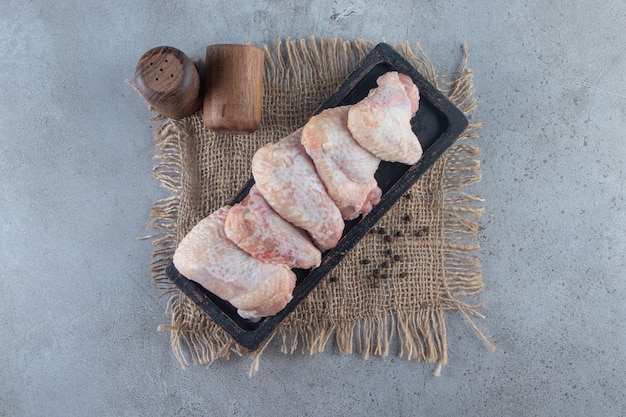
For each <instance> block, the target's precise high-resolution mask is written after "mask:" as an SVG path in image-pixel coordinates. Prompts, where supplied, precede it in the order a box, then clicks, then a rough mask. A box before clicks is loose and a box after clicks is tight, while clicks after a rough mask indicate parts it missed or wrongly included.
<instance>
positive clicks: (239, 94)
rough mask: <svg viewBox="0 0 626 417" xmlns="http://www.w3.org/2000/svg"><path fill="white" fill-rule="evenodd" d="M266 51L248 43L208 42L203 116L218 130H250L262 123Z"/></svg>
mask: <svg viewBox="0 0 626 417" xmlns="http://www.w3.org/2000/svg"><path fill="white" fill-rule="evenodd" d="M264 60H265V53H264V52H263V50H262V49H260V48H257V47H255V46H250V45H226V44H224V45H211V46H209V47H207V49H206V61H205V65H204V68H205V69H204V74H205V77H204V79H205V83H206V89H205V93H204V105H203V109H202V119H203V121H204V124H205V125H206V127H207V128H209V129H211V130H214V131H217V132H220V133H252V132H254V131H255V130H257V129H258V128H259V126H260V124H261V111H262V107H263V64H264Z"/></svg>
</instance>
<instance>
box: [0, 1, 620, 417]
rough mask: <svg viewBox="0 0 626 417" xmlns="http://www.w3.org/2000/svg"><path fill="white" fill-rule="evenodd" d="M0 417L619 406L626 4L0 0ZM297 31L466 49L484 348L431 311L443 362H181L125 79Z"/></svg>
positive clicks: (460, 326) (140, 125)
mask: <svg viewBox="0 0 626 417" xmlns="http://www.w3.org/2000/svg"><path fill="white" fill-rule="evenodd" d="M2 6H3V7H2V8H3V10H4V12H3V13H2V15H1V16H0V50H1V51H2V55H1V58H0V59H1V65H0V97H1V100H0V126H1V129H2V130H1V132H0V175H1V178H3V181H2V182H0V219H1V221H0V230H1V231H2V232H1V233H2V235H1V240H0V254H1V256H2V259H3V265H4V267H3V270H4V271H5V272H4V284H3V285H2V288H1V289H0V334H1V335H2V337H1V340H2V355H0V415H1V416H52V415H55V416H61V415H63V416H88V415H98V416H147V415H162V416H201V415H215V416H231V415H232V416H234V415H237V416H275V415H298V416H334V415H346V416H348V415H349V416H366V415H368V416H369V415H371V416H378V415H389V416H409V415H429V416H435V415H475V416H487V415H494V416H500V415H541V416H547V415H555V416H556V415H598V416H617V415H623V414H624V412H625V410H626V400H625V397H624V392H626V387H625V378H624V374H625V370H626V366H625V365H626V351H625V348H624V346H625V345H626V330H625V326H624V318H625V317H626V309H625V303H624V298H625V296H626V289H625V288H626V273H625V272H624V268H625V267H626V255H625V254H626V201H625V193H626V186H625V185H624V183H625V182H626V168H625V163H624V161H625V160H626V144H625V142H624V140H625V138H624V127H625V125H626V81H625V77H624V73H625V70H626V62H625V58H624V53H623V48H624V45H625V44H626V3H624V1H623V0H607V1H605V2H592V1H589V0H585V1H580V2H574V1H565V0H557V1H553V2H549V3H542V2H531V1H528V2H521V1H513V2H496V1H485V2H480V3H476V4H475V5H468V4H466V3H465V2H461V1H443V2H434V1H420V2H413V1H380V2H365V1H362V0H351V1H339V0H334V1H331V0H325V1H312V2H298V1H294V0H284V1H281V0H266V1H257V2H248V1H230V2H219V1H188V0H181V1H175V2H166V1H146V0H143V1H136V2H128V3H127V2H122V1H119V0H113V1H109V2H96V1H85V2H79V1H68V0H61V1H59V2H45V1H41V0H33V1H27V2H24V1H11V0H9V1H6V0H5V1H4V2H3V3H2ZM310 35H316V36H328V37H335V36H340V37H344V38H346V39H354V38H366V39H370V40H372V41H375V42H377V41H383V40H384V41H387V42H390V43H394V42H402V41H409V42H411V43H417V42H420V43H421V45H422V47H423V49H424V50H425V51H426V52H427V53H428V54H429V55H430V57H431V58H432V60H433V61H434V62H435V63H436V65H437V68H438V70H440V71H441V72H449V71H453V70H455V69H457V68H458V66H459V64H460V62H461V57H462V55H461V44H462V43H463V42H467V43H468V45H469V51H470V59H469V66H470V67H471V68H472V69H473V70H474V71H475V86H476V97H477V98H478V99H479V109H478V111H477V113H476V115H477V118H478V119H480V120H482V121H483V122H484V124H485V127H484V129H483V130H482V132H481V136H480V139H479V141H478V142H477V143H478V145H479V146H480V148H481V151H482V154H481V160H482V164H483V169H484V171H483V181H482V182H481V183H480V184H478V185H476V186H474V187H473V189H472V191H474V192H477V193H480V194H482V195H484V196H485V197H486V203H485V208H486V211H485V214H484V216H483V225H484V228H483V229H482V231H481V244H482V251H481V254H480V258H481V263H482V266H483V272H484V281H485V286H486V288H485V291H484V292H483V293H482V294H481V295H480V297H479V298H478V301H484V302H486V303H487V304H486V307H484V308H483V309H482V312H483V313H484V314H485V315H486V316H487V318H486V319H485V320H480V321H479V322H478V325H479V326H480V328H481V329H482V330H483V332H484V333H485V335H486V336H487V337H488V338H489V339H490V340H492V341H493V342H494V343H495V344H496V346H497V350H496V351H495V352H491V351H489V350H488V349H487V348H486V346H485V345H484V344H483V343H482V341H481V340H480V339H479V338H478V337H477V336H476V335H475V334H474V332H473V330H472V329H471V328H470V326H469V325H468V324H467V322H466V321H465V320H464V319H463V318H462V317H461V316H460V315H458V314H455V313H451V314H449V315H448V319H447V324H448V339H449V364H448V365H447V366H446V367H444V368H443V371H442V374H441V376H440V377H438V378H437V377H433V375H432V372H433V369H434V366H433V365H432V364H423V363H419V362H408V361H406V360H404V359H400V358H397V357H394V356H393V355H391V356H389V357H387V358H372V359H370V360H367V361H365V360H363V359H362V358H361V357H359V356H358V355H353V356H348V355H341V354H339V353H337V352H336V350H335V349H333V348H329V349H328V351H327V353H325V354H323V355H318V356H309V355H307V354H304V355H300V354H295V355H283V354H281V353H279V352H278V346H277V344H273V345H271V346H270V347H269V348H268V349H267V351H266V353H265V355H264V357H263V359H262V362H261V368H260V371H259V372H258V374H257V375H256V376H255V377H253V378H251V379H250V378H248V368H249V366H250V361H249V359H247V358H234V359H233V360H231V361H228V362H225V361H224V362H218V363H215V364H214V365H213V366H212V367H211V368H208V369H207V368H205V367H192V368H186V369H181V367H180V365H179V364H178V362H177V361H176V360H175V358H174V356H173V354H172V352H171V350H170V341H169V335H168V333H167V332H157V326H158V325H159V324H162V323H166V322H167V321H168V317H167V316H166V315H165V313H164V309H165V305H166V300H165V299H157V297H156V296H157V294H158V293H157V291H156V290H155V289H154V286H153V284H152V282H151V278H150V275H149V263H150V252H151V246H150V242H149V241H139V240H137V238H138V237H141V236H144V235H146V234H148V233H149V231H147V230H146V225H147V222H148V212H149V209H150V204H151V202H152V201H154V200H156V199H158V198H160V197H163V196H164V195H166V194H165V191H163V190H161V189H159V187H158V184H157V182H156V181H155V180H154V179H153V178H152V176H151V172H150V170H151V167H152V160H151V158H152V155H153V148H152V145H153V144H152V131H153V130H154V129H155V128H156V124H155V123H153V122H150V121H149V118H150V114H149V113H148V111H147V108H146V106H145V103H144V102H143V101H142V100H141V99H139V98H138V96H137V95H136V94H135V92H134V91H132V89H131V88H130V87H129V86H128V85H127V84H125V82H124V80H125V79H132V77H133V72H134V66H135V64H136V62H137V60H138V59H139V57H140V56H141V55H142V54H143V53H144V52H145V51H147V50H148V49H150V48H152V47H154V46H157V45H171V46H175V47H177V48H179V49H181V50H183V51H185V52H186V53H187V54H188V55H189V56H191V57H192V58H194V59H201V58H202V57H203V54H204V49H205V47H206V46H207V45H209V44H213V43H240V42H246V41H249V42H252V43H254V44H262V43H272V42H274V41H275V40H276V39H277V38H279V37H291V38H299V37H307V36H310Z"/></svg>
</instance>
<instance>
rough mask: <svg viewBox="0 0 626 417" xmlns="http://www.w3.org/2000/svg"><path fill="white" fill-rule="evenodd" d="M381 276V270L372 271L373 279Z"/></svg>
mask: <svg viewBox="0 0 626 417" xmlns="http://www.w3.org/2000/svg"><path fill="white" fill-rule="evenodd" d="M379 276H380V270H378V269H375V270H373V271H372V277H374V278H378V277H379Z"/></svg>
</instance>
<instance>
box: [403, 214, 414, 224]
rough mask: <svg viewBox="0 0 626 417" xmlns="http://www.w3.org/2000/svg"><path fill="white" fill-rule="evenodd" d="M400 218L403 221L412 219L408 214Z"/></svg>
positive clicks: (406, 221)
mask: <svg viewBox="0 0 626 417" xmlns="http://www.w3.org/2000/svg"><path fill="white" fill-rule="evenodd" d="M402 220H403V221H404V222H405V223H408V222H410V221H411V220H413V216H411V215H410V214H405V215H404V216H402Z"/></svg>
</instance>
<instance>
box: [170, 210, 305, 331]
mask: <svg viewBox="0 0 626 417" xmlns="http://www.w3.org/2000/svg"><path fill="white" fill-rule="evenodd" d="M229 210H230V207H229V206H225V207H222V208H220V209H218V210H217V211H215V212H214V213H213V214H211V215H209V216H208V217H206V218H205V219H203V220H202V221H200V222H199V223H198V224H197V225H196V226H194V228H193V229H191V231H190V232H189V233H188V234H187V235H186V236H185V237H184V238H183V239H182V240H181V242H180V243H179V245H178V247H177V248H176V251H175V253H174V265H175V266H176V268H177V269H178V270H179V271H180V273H181V274H183V275H184V276H185V277H187V278H189V279H191V280H193V281H196V282H197V283H199V284H200V285H202V286H203V287H204V288H206V289H207V290H209V291H211V292H212V293H213V294H215V295H217V296H218V297H220V298H222V299H224V300H226V301H228V302H230V303H231V304H232V305H233V306H235V307H236V308H237V313H238V314H239V315H240V316H241V317H243V318H246V319H250V320H258V319H259V318H261V317H266V316H272V315H274V314H276V313H278V312H279V311H280V310H282V309H283V308H284V307H285V306H286V305H287V303H288V302H289V301H291V299H292V298H293V297H292V295H291V293H292V291H293V289H294V287H295V285H296V276H295V274H294V273H293V272H292V271H291V270H290V269H289V268H288V267H287V266H285V265H275V264H269V263H264V262H262V261H260V260H258V259H256V258H254V257H252V256H250V255H248V254H247V253H246V252H244V251H243V250H241V249H239V247H237V245H235V244H234V243H233V242H231V241H230V239H228V237H227V236H226V233H225V232H224V223H225V221H226V216H227V214H228V211H229Z"/></svg>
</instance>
